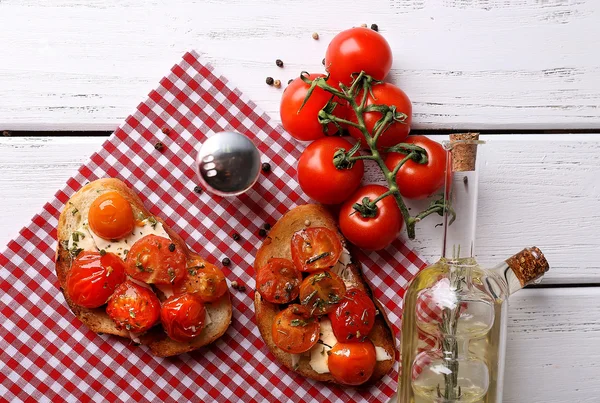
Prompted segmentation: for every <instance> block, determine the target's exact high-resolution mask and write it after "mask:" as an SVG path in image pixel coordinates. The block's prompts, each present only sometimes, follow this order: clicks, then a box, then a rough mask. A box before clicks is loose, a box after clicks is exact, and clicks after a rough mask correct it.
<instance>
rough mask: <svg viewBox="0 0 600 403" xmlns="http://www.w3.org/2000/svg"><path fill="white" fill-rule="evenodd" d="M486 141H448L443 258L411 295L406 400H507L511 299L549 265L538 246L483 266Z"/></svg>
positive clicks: (401, 384) (401, 394)
mask: <svg viewBox="0 0 600 403" xmlns="http://www.w3.org/2000/svg"><path fill="white" fill-rule="evenodd" d="M481 144H483V142H481V141H479V140H478V137H477V135H473V134H470V133H467V134H459V135H452V136H451V141H450V142H449V143H448V144H447V145H446V146H447V148H448V149H449V153H448V154H449V157H448V158H449V163H448V164H447V167H448V168H447V169H448V170H450V172H448V174H447V175H446V186H445V189H444V191H445V192H444V194H445V205H446V207H447V208H446V213H445V215H444V244H443V250H442V257H441V258H440V260H439V261H438V262H436V263H434V264H433V265H431V266H429V267H427V268H425V269H423V270H422V271H421V272H419V273H418V274H417V275H416V276H415V278H414V279H413V280H412V282H411V284H410V286H409V288H408V290H407V292H406V294H405V296H404V309H403V316H402V333H401V358H400V360H401V361H400V376H399V380H398V402H399V403H413V402H414V403H425V402H444V403H446V402H448V403H449V402H464V403H473V402H485V403H492V402H493V403H496V402H497V403H501V402H502V384H503V377H504V354H505V346H506V327H507V323H506V322H507V311H508V297H509V296H510V295H511V294H512V293H514V292H516V291H517V290H519V289H521V288H523V287H524V286H525V285H527V284H530V283H532V282H539V281H540V280H541V277H542V276H543V274H544V273H545V272H546V271H547V270H548V263H547V261H546V259H545V258H544V255H543V254H542V252H541V251H540V250H539V249H538V248H536V247H532V248H526V249H523V250H522V251H521V252H519V253H517V254H516V255H514V256H512V257H510V258H508V259H506V260H505V261H504V262H502V263H500V264H499V265H498V266H496V267H495V268H493V269H484V268H482V267H481V266H480V265H479V264H478V263H477V260H476V259H475V255H474V246H475V243H474V239H475V222H476V221H475V219H476V212H477V190H478V189H477V187H478V172H479V169H477V168H476V167H477V166H478V165H479V164H478V163H477V158H476V156H477V149H478V147H481ZM453 213H455V215H454V214H453Z"/></svg>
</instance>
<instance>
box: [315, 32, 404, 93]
mask: <svg viewBox="0 0 600 403" xmlns="http://www.w3.org/2000/svg"><path fill="white" fill-rule="evenodd" d="M391 68H392V49H391V48H390V45H389V44H388V43H387V41H386V40H385V38H384V37H383V36H382V35H381V34H379V33H377V32H375V31H373V30H372V29H368V28H351V29H348V30H346V31H342V32H340V33H339V34H337V35H336V36H335V37H334V38H333V39H332V40H331V42H330V43H329V46H328V47H327V52H326V53H325V69H326V70H327V71H328V72H329V80H328V82H329V84H330V85H333V86H335V87H337V86H338V83H340V82H341V83H343V84H345V85H349V84H350V82H351V81H352V78H351V74H352V73H360V72H361V71H364V72H365V73H366V74H368V75H370V76H372V77H373V78H375V79H376V80H383V79H384V78H385V77H386V76H387V74H388V73H389V72H390V69H391Z"/></svg>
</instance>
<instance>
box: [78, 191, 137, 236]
mask: <svg viewBox="0 0 600 403" xmlns="http://www.w3.org/2000/svg"><path fill="white" fill-rule="evenodd" d="M88 219H89V224H90V229H91V230H92V231H94V233H95V234H96V235H98V236H99V237H100V238H104V239H120V238H123V237H125V236H127V235H129V234H131V232H132V231H133V227H134V225H135V223H134V220H133V210H132V209H131V204H129V202H128V201H127V199H125V198H124V197H123V196H121V194H120V193H118V192H106V193H103V194H101V195H100V196H98V197H97V198H96V200H94V201H93V202H92V204H91V206H90V212H89V215H88Z"/></svg>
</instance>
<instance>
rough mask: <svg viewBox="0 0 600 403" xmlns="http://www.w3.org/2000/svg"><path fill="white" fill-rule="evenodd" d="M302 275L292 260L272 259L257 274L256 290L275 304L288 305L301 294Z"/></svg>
mask: <svg viewBox="0 0 600 403" xmlns="http://www.w3.org/2000/svg"><path fill="white" fill-rule="evenodd" d="M300 282H302V273H300V271H298V269H296V266H295V265H294V263H293V262H292V261H291V260H288V259H281V258H271V259H269V261H268V262H267V264H266V265H264V266H262V267H260V268H259V269H258V270H257V273H256V290H257V291H258V292H259V293H260V295H262V297H263V298H264V299H265V300H267V301H269V302H272V303H274V304H287V303H288V302H292V301H293V300H295V299H296V298H298V295H299V294H300V288H299V285H300Z"/></svg>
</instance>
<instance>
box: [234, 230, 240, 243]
mask: <svg viewBox="0 0 600 403" xmlns="http://www.w3.org/2000/svg"><path fill="white" fill-rule="evenodd" d="M232 238H233V240H234V241H239V240H240V238H241V237H240V234H238V233H237V232H236V233H234V234H233V235H232Z"/></svg>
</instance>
